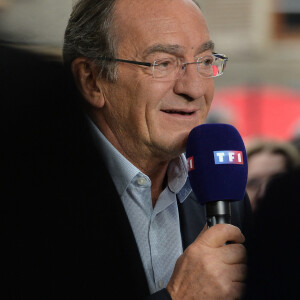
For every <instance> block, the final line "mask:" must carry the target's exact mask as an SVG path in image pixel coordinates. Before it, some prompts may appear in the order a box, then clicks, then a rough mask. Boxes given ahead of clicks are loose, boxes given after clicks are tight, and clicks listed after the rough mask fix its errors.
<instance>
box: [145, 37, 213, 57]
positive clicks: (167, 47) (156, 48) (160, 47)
mask: <svg viewBox="0 0 300 300" xmlns="http://www.w3.org/2000/svg"><path fill="white" fill-rule="evenodd" d="M214 48H215V44H214V42H213V41H211V40H210V41H207V42H205V43H203V44H202V45H201V46H200V47H198V49H197V52H196V53H197V54H200V53H202V52H205V51H207V50H212V51H213V50H214ZM155 52H164V53H169V54H174V55H180V54H181V55H183V54H184V52H185V47H183V46H180V45H177V44H174V45H173V44H155V45H152V46H151V47H149V48H147V49H146V50H145V51H144V55H145V56H147V55H149V54H152V53H155Z"/></svg>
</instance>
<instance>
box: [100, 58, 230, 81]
mask: <svg viewBox="0 0 300 300" xmlns="http://www.w3.org/2000/svg"><path fill="white" fill-rule="evenodd" d="M212 56H214V57H215V58H220V59H223V60H224V61H225V62H224V63H223V65H224V68H223V70H224V69H225V66H226V63H227V61H228V57H227V56H226V55H225V54H220V53H215V52H213V53H212ZM204 57H206V56H202V57H198V58H197V61H198V60H200V59H202V58H204ZM99 59H102V60H107V61H116V62H123V63H128V64H134V65H139V66H145V67H155V66H156V65H155V62H156V61H154V62H153V63H149V62H142V61H136V60H127V59H121V58H113V57H107V56H101V57H99ZM197 61H194V62H185V63H182V64H183V65H184V66H187V65H190V64H199V63H198V62H197ZM223 70H222V73H220V74H218V75H216V76H203V75H201V73H200V72H199V71H198V68H197V72H198V74H199V75H200V76H203V77H204V78H215V77H218V76H221V75H222V74H223V73H224V72H223ZM152 76H153V78H155V76H154V70H152ZM162 78H163V77H162Z"/></svg>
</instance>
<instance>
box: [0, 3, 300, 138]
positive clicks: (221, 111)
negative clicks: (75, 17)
mask: <svg viewBox="0 0 300 300" xmlns="http://www.w3.org/2000/svg"><path fill="white" fill-rule="evenodd" d="M74 2H75V1H74V0H64V1H61V0H0V41H2V42H3V41H4V42H9V43H14V44H17V45H18V46H19V47H25V48H26V47H29V48H30V49H32V50H36V51H40V52H42V51H44V52H47V53H48V54H51V55H54V56H56V57H57V58H60V55H61V47H62V43H63V34H64V28H65V26H66V24H67V20H68V17H69V14H70V11H71V7H72V3H74ZM198 2H199V4H200V6H201V8H202V10H203V12H204V14H205V16H206V19H207V22H208V25H209V28H210V33H211V36H212V39H213V40H214V41H215V43H216V51H218V52H220V53H225V54H227V55H228V57H229V62H228V65H227V69H226V72H225V73H224V75H223V76H222V77H220V78H216V80H215V83H216V92H215V99H214V102H213V105H212V109H211V112H210V114H209V117H208V120H207V122H208V123H212V122H223V123H230V124H232V125H234V126H235V127H236V128H237V129H238V130H239V132H240V133H241V135H242V137H243V138H244V140H245V141H246V142H247V141H248V140H250V139H252V138H256V137H268V138H275V139H280V140H293V139H295V138H297V137H298V136H300V1H299V0H264V1H261V0H243V1H240V0H223V1H219V0H198Z"/></svg>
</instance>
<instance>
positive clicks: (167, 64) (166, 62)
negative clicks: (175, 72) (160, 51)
mask: <svg viewBox="0 0 300 300" xmlns="http://www.w3.org/2000/svg"><path fill="white" fill-rule="evenodd" d="M173 66H174V60H172V59H161V60H158V61H156V62H155V68H159V69H169V68H172V67H173Z"/></svg>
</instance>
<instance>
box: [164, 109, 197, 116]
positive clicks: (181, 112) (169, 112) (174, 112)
mask: <svg viewBox="0 0 300 300" xmlns="http://www.w3.org/2000/svg"><path fill="white" fill-rule="evenodd" d="M163 112H164V113H166V114H178V115H183V116H190V115H192V114H193V113H194V112H193V111H192V112H185V111H180V110H163Z"/></svg>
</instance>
